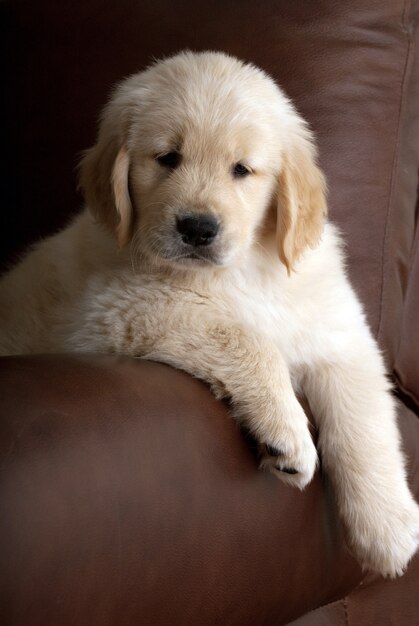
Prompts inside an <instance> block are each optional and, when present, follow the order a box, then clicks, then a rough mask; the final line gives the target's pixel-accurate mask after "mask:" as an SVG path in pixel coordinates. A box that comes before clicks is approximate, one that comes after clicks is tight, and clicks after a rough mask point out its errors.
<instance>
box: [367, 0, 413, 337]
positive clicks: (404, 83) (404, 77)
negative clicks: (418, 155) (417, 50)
mask: <svg viewBox="0 0 419 626" xmlns="http://www.w3.org/2000/svg"><path fill="white" fill-rule="evenodd" d="M410 9H411V0H406V2H405V5H404V10H403V15H402V30H403V31H404V33H405V35H406V41H407V47H406V58H405V62H404V67H403V73H402V79H401V83H400V100H399V108H398V121H397V128H396V137H395V146H394V153H393V158H392V167H391V176H390V188H389V194H388V204H387V211H386V218H385V224H384V237H383V245H382V250H381V293H380V310H379V317H378V325H377V332H376V337H377V339H378V340H380V338H381V333H382V328H383V309H384V295H385V292H386V290H387V281H386V278H385V272H384V266H385V265H386V258H387V256H388V255H387V251H388V245H389V238H390V230H391V226H390V215H391V213H392V210H393V204H394V202H393V201H394V194H395V187H396V185H395V180H396V174H397V171H398V167H399V159H398V157H399V155H400V145H401V129H402V114H403V110H404V106H405V99H406V91H407V85H408V78H409V77H410V72H409V70H410V69H411V63H410V61H411V56H412V43H413V42H412V37H411V36H410V34H409V30H408V28H407V26H406V22H407V16H408V15H409V14H410Z"/></svg>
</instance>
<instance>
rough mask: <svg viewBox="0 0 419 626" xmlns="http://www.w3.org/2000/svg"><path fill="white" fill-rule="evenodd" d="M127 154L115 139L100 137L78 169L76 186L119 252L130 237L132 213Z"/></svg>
mask: <svg viewBox="0 0 419 626" xmlns="http://www.w3.org/2000/svg"><path fill="white" fill-rule="evenodd" d="M128 173H129V153H128V149H127V147H126V145H122V146H119V145H118V141H117V139H116V138H115V137H106V138H105V137H99V140H98V142H97V144H96V145H95V146H93V148H90V149H89V150H86V152H85V153H84V156H83V158H82V160H81V162H80V165H79V185H80V188H81V189H82V191H83V195H84V197H85V200H86V203H87V206H88V208H89V210H90V211H91V213H92V214H93V215H94V217H95V219H96V220H97V221H98V222H100V223H101V224H103V225H104V226H106V228H107V229H108V230H110V231H111V232H112V233H113V234H114V235H115V238H116V240H117V243H118V247H119V248H123V247H124V246H126V245H127V243H129V241H130V239H131V235H132V226H133V210H132V204H131V199H130V195H129V187H128Z"/></svg>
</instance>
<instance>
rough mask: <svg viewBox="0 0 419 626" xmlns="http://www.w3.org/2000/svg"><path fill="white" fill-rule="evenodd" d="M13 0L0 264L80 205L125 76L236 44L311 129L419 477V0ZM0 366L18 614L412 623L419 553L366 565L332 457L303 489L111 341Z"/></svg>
mask: <svg viewBox="0 0 419 626" xmlns="http://www.w3.org/2000/svg"><path fill="white" fill-rule="evenodd" d="M1 11H2V14H3V18H4V19H3V20H2V24H3V29H4V32H3V33H2V37H1V40H2V44H3V45H5V46H6V48H7V49H6V52H5V54H6V56H4V55H3V58H5V59H7V60H8V62H7V65H6V68H5V74H4V76H3V79H4V85H5V86H7V89H6V92H5V93H6V95H7V97H6V98H5V105H6V111H5V112H4V114H3V120H7V123H6V131H9V132H8V140H9V141H8V143H7V145H6V151H5V152H4V154H5V155H7V159H5V162H4V166H2V174H3V176H4V184H3V185H2V189H3V190H4V193H3V202H4V205H3V208H2V211H1V220H2V226H1V229H0V235H1V243H2V245H1V250H2V263H3V267H6V266H7V264H8V263H10V262H11V259H12V258H13V257H14V256H16V255H17V254H18V253H19V251H20V250H21V249H22V248H23V247H24V246H25V245H27V244H28V243H30V242H31V241H33V240H34V239H36V238H37V237H39V236H41V235H45V234H47V233H50V232H52V231H54V230H55V229H57V228H58V227H60V226H62V225H63V224H64V223H65V222H66V221H68V219H69V216H71V215H72V214H74V212H75V211H76V210H77V208H78V207H79V206H80V204H81V199H80V198H79V197H78V196H77V195H76V192H75V187H76V185H75V175H74V171H73V170H74V166H75V163H76V155H77V153H78V152H79V151H80V150H81V149H82V148H85V147H88V146H89V145H90V144H91V143H92V142H93V138H94V133H95V119H96V117H97V113H98V111H99V109H100V107H101V106H102V104H103V102H104V101H105V98H106V96H107V94H108V92H109V89H110V87H111V85H112V84H113V82H114V81H115V80H117V79H119V78H121V77H122V76H124V75H126V74H129V73H131V72H133V71H136V70H137V69H140V68H142V67H143V66H144V65H145V64H146V63H147V62H148V61H149V60H150V59H151V57H152V56H160V55H163V54H167V53H171V52H174V51H177V50H179V49H182V48H185V47H189V48H192V49H208V48H213V49H221V50H226V51H229V52H231V53H232V54H235V55H237V56H239V57H241V58H244V59H249V60H252V61H254V62H255V63H256V64H258V65H260V66H262V67H264V68H265V69H266V70H267V71H268V72H270V73H272V74H273V75H274V76H275V77H276V78H277V80H278V81H279V83H280V84H281V85H282V86H283V87H285V89H286V90H287V92H288V93H289V95H290V96H291V97H292V98H293V99H294V100H295V102H296V103H297V106H298V108H299V110H300V111H301V113H302V114H303V115H304V116H305V117H306V118H307V119H308V120H309V121H310V123H311V126H312V127H313V128H314V130H315V131H316V134H317V137H318V143H319V147H320V155H321V163H322V166H323V168H324V170H325V172H326V175H327V179H328V184H329V204H330V216H331V219H332V220H334V221H335V222H337V223H338V224H339V225H340V226H341V228H342V230H343V232H344V234H345V236H346V240H347V242H348V246H347V252H348V267H349V272H350V275H351V277H352V280H353V283H354V285H355V286H356V289H357V291H358V293H359V295H360V297H361V299H362V300H363V302H364V304H365V306H366V309H367V314H368V318H369V321H370V323H371V326H372V328H373V330H374V333H375V334H376V336H377V337H378V340H379V342H380V345H381V347H382V349H383V351H384V353H385V355H386V359H387V362H388V365H389V370H390V372H392V374H393V376H394V381H395V385H396V393H397V395H398V397H399V416H400V427H401V430H402V433H403V440H404V446H405V450H406V453H407V455H408V458H409V466H408V469H409V477H410V481H411V485H412V488H413V490H414V491H415V493H416V496H417V497H418V498H419V421H418V415H419V322H418V320H419V316H418V310H419V292H418V291H419V290H418V285H419V280H418V279H419V242H418V238H419V229H418V227H417V220H418V208H417V207H418V205H417V189H418V168H419V107H418V104H419V56H418V53H417V52H416V51H415V45H417V43H418V42H419V39H418V23H419V3H418V2H417V0H416V1H414V0H413V1H412V2H410V1H408V0H342V1H341V2H336V1H334V0H323V1H322V2H314V1H310V0H294V1H293V2H289V1H286V0H260V1H259V2H254V1H253V0H242V1H241V2H236V1H235V0H207V1H206V2H192V1H190V0H188V1H185V2H173V1H169V0H154V1H149V0H144V1H143V2H134V1H133V0H119V1H116V0H115V1H114V2H111V1H108V2H103V1H102V2H100V1H99V0H90V1H89V2H72V3H60V2H54V1H53V0H31V1H29V0H19V1H16V2H13V3H12V2H9V1H6V2H3V3H2V6H1ZM9 121H10V122H9ZM415 233H416V236H415ZM0 372H1V373H0V415H1V444H0V445H1V456H2V461H1V468H2V473H1V475H2V479H1V480H2V483H1V484H2V487H1V497H0V508H1V512H0V528H1V540H0V541H1V548H0V554H1V557H0V558H1V562H2V565H1V568H0V578H1V608H0V623H1V624H2V625H4V626H38V625H39V626H70V625H71V626H95V625H99V626H125V625H126V626H133V625H134V624H135V625H144V626H155V625H160V624H165V625H174V626H175V625H182V626H183V625H185V626H186V625H188V626H189V625H200V626H201V625H202V626H203V625H206V624H208V625H215V624H220V625H239V624H240V625H249V626H253V625H258V626H259V625H266V626H273V625H275V626H277V625H280V624H291V623H292V624H293V626H297V625H298V626H327V625H330V626H341V625H344V624H345V625H350V626H369V625H375V624H377V625H379V626H387V625H390V624H391V625H396V626H414V625H417V624H419V557H418V556H417V557H415V559H414V560H413V561H412V563H411V565H410V567H409V569H408V571H407V573H406V574H405V576H403V577H402V578H400V579H397V580H395V581H384V580H383V579H381V578H379V577H377V576H375V575H372V574H369V573H362V571H361V569H360V568H359V566H358V564H357V563H356V562H355V561H354V559H353V558H352V557H351V555H350V553H349V551H348V549H347V548H346V545H345V541H344V536H343V531H342V528H341V525H340V522H339V520H338V518H337V515H336V509H335V505H334V497H333V493H332V492H331V489H330V486H329V484H328V481H327V476H324V475H322V474H321V472H318V473H317V474H316V476H315V479H314V481H313V483H312V484H310V486H309V487H308V488H307V489H306V490H305V491H304V492H303V493H299V492H298V491H296V490H293V489H290V488H287V487H285V486H284V485H282V484H281V483H280V482H279V481H277V480H276V479H274V478H273V477H271V476H270V475H267V474H264V473H261V472H259V471H258V470H257V461H256V459H255V455H254V449H253V445H252V442H251V441H249V440H247V439H246V437H245V435H244V434H243V433H241V432H240V431H239V429H238V428H237V426H236V425H235V424H234V422H233V421H232V419H231V418H230V417H229V413H228V407H227V406H225V405H223V404H222V403H220V402H217V401H216V400H215V399H214V398H213V397H212V396H211V394H210V392H209V391H208V389H207V388H206V386H205V385H204V384H203V383H201V382H199V381H197V380H193V379H192V378H190V377H189V376H187V375H186V374H183V373H182V372H178V371H176V370H173V369H171V368H170V367H168V366H165V365H161V364H157V363H148V362H145V361H135V360H131V359H128V358H123V357H121V358H111V357H104V356H100V355H97V356H89V357H86V356H71V357H69V356H66V357H64V356H60V355H54V356H45V355H44V356H27V357H26V356H24V357H11V358H8V357H6V358H2V359H0Z"/></svg>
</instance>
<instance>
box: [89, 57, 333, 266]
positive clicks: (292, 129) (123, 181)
mask: <svg viewBox="0 0 419 626" xmlns="http://www.w3.org/2000/svg"><path fill="white" fill-rule="evenodd" d="M298 140H299V141H298ZM299 143H300V144H301V143H302V145H299ZM312 152H313V149H312V145H311V143H310V138H309V137H308V133H307V130H306V129H305V127H304V124H303V123H302V122H301V120H300V118H299V117H298V116H297V115H296V113H295V111H294V109H293V108H292V105H291V104H290V103H289V101H288V100H287V99H286V98H285V96H284V95H283V94H282V93H281V92H280V90H279V89H278V88H277V87H276V85H275V84H274V83H273V81H271V80H270V79H269V78H268V77H267V76H266V75H265V74H263V73H262V72H261V71H260V70H257V69H256V68H254V67H252V66H248V65H244V64H242V63H241V62H239V61H237V60H235V59H232V58H231V57H227V56H225V55H222V54H217V53H200V54H192V53H184V54H181V55H178V56H176V57H173V58H171V59H167V60H166V61H163V62H161V63H158V64H156V65H155V66H153V67H151V68H150V69H149V70H146V71H145V72H143V73H141V74H138V75H136V76H133V77H131V78H129V79H128V80H126V81H125V82H124V83H122V84H121V86H120V87H119V89H118V90H117V92H116V94H115V96H114V98H113V99H112V100H111V101H110V103H109V104H108V106H107V108H106V109H105V112H104V116H103V121H102V126H101V131H100V134H99V140H98V143H97V145H96V146H95V147H94V148H92V149H91V150H90V151H88V152H87V154H86V156H85V157H84V160H83V162H82V169H81V184H82V187H83V188H84V189H85V193H86V197H87V202H88V205H89V207H90V208H91V210H92V211H93V212H94V214H95V215H96V216H97V217H98V218H99V219H101V220H102V221H104V222H105V223H106V224H107V225H108V226H109V227H110V228H112V229H113V230H115V232H116V234H117V239H118V243H119V245H120V246H124V245H126V244H128V243H130V245H131V247H132V251H133V254H134V255H135V256H136V257H138V258H139V259H145V260H146V261H147V262H148V263H152V264H157V265H161V264H169V265H171V266H174V267H188V268H191V269H192V268H200V267H202V266H214V265H215V266H225V265H230V264H233V263H235V262H240V259H242V258H243V257H244V256H245V255H246V252H247V251H248V249H249V247H250V246H251V245H252V244H253V243H254V242H255V241H257V240H258V238H259V236H260V231H261V226H262V224H263V223H264V221H265V219H266V217H267V214H268V211H269V210H270V208H272V206H273V204H275V206H276V205H277V204H278V203H280V204H281V206H282V208H281V212H282V215H281V217H279V216H278V218H279V219H278V229H279V231H281V232H280V233H279V236H278V239H279V241H278V245H279V246H280V249H279V252H280V257H281V258H282V260H283V261H284V262H285V263H286V264H287V265H288V262H287V260H288V257H287V255H288V256H289V257H290V259H289V265H291V256H292V254H293V251H292V250H291V248H292V247H293V246H294V247H295V243H296V244H297V245H299V246H300V247H304V246H305V245H306V243H307V242H305V241H303V240H304V237H301V236H300V241H299V242H288V243H287V242H286V233H287V232H291V230H292V229H294V231H296V228H297V222H298V219H297V218H298V216H297V215H294V213H295V212H297V213H298V211H299V210H300V207H299V204H300V203H301V202H300V197H299V196H300V195H301V194H300V193H299V192H298V189H297V187H298V185H301V184H302V185H303V186H305V187H307V189H308V188H309V187H310V186H313V184H314V186H316V185H317V187H318V189H320V188H322V185H323V183H322V178H321V175H320V173H319V175H318V179H319V180H318V181H317V182H314V183H313V182H312V180H311V179H310V177H311V178H313V172H316V171H317V172H318V170H317V168H316V166H315V164H314V161H313V157H314V155H313V154H312ZM300 153H302V154H300ZM299 154H300V156H298V155H299ZM296 159H297V161H298V160H299V161H300V163H298V164H296V163H295V160H296ZM303 166H304V168H305V169H307V170H310V171H311V173H310V171H307V173H306V174H307V177H308V179H310V180H307V182H301V180H300V181H298V180H296V177H297V178H298V177H300V179H301V178H302V177H303V176H304V174H305V172H297V171H295V170H296V169H297V170H298V168H299V167H303ZM287 171H288V180H287V176H286V173H287ZM281 176H282V178H283V180H282V182H281ZM314 178H316V176H315V175H314ZM279 185H281V189H279ZM293 187H294V188H295V189H294V190H293V189H292V188H293ZM320 193H321V195H322V189H321V190H320ZM309 195H310V194H309ZM322 200H324V199H323V198H322ZM311 203H312V201H311V200H308V204H311ZM291 204H293V205H294V206H293V207H292V208H291ZM287 205H289V210H288V209H287ZM310 210H311V209H310ZM318 211H320V212H321V214H322V215H323V213H324V206H323V208H322V209H320V208H319V209H318ZM281 220H282V222H281ZM316 228H317V231H318V230H319V229H318V226H316ZM318 235H319V233H318V232H317V236H318ZM295 236H296V232H295V233H294V235H292V238H295ZM287 246H288V250H287ZM281 253H282V256H281Z"/></svg>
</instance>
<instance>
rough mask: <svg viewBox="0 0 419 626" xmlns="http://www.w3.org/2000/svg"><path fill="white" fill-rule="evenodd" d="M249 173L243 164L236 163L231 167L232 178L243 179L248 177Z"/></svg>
mask: <svg viewBox="0 0 419 626" xmlns="http://www.w3.org/2000/svg"><path fill="white" fill-rule="evenodd" d="M251 173H252V172H251V170H250V169H249V168H248V167H246V166H245V165H243V163H236V164H235V165H233V168H232V174H233V176H234V178H244V176H248V175H249V174H251Z"/></svg>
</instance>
